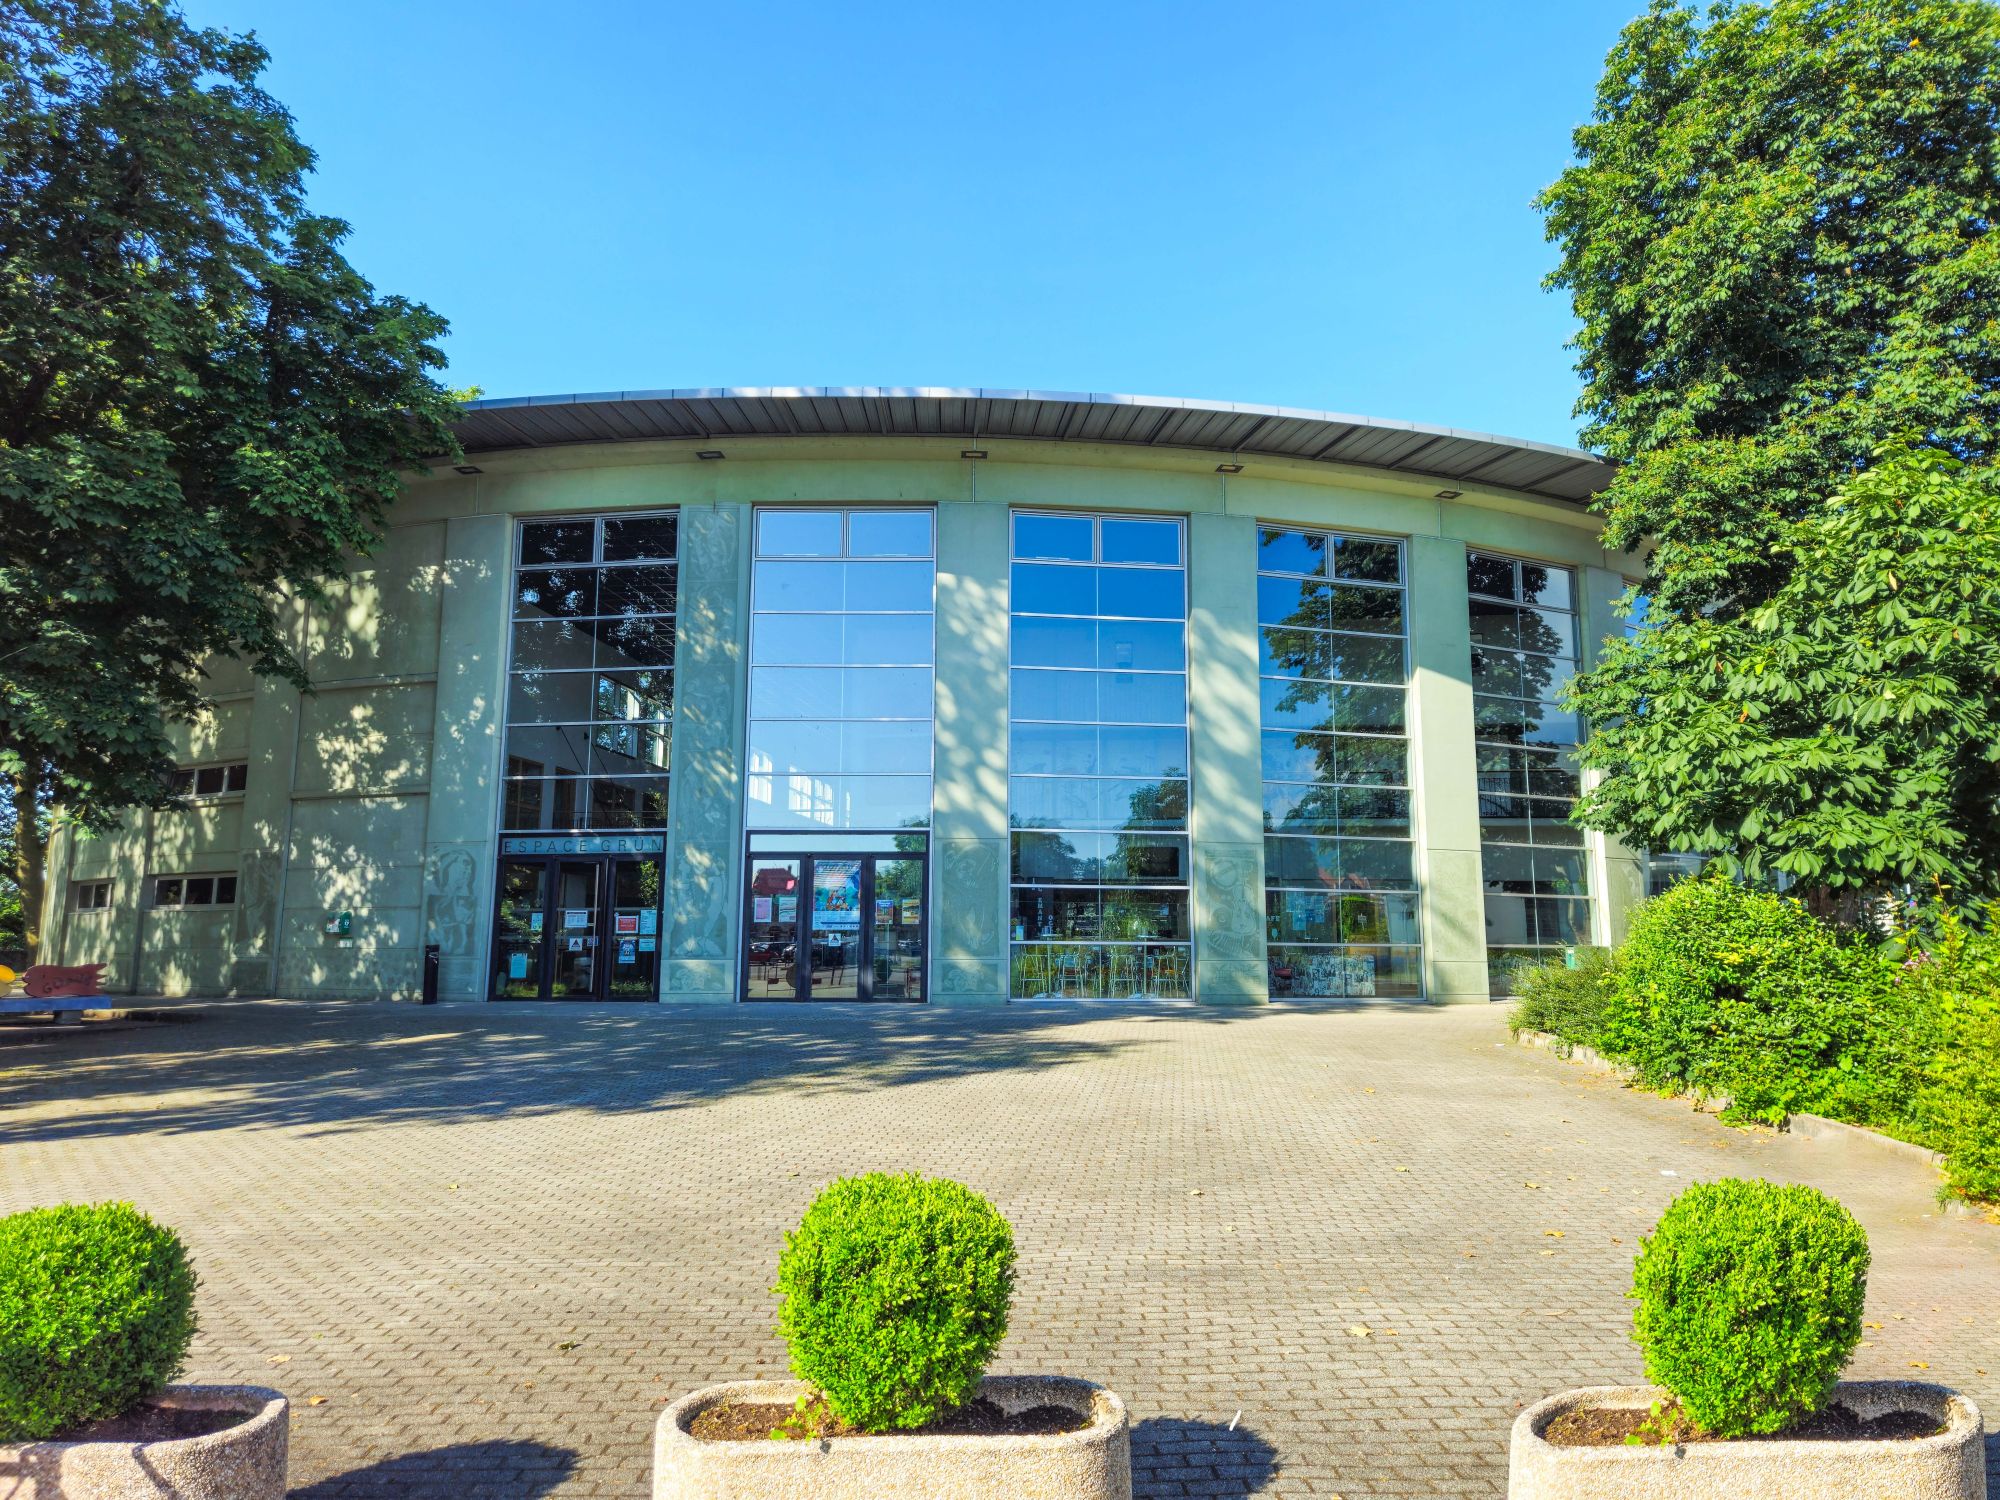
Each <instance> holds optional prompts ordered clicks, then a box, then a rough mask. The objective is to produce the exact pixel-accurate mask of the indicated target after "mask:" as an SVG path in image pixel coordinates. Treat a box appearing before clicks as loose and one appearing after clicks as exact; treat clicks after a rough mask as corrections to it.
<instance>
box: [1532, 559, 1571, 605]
mask: <svg viewBox="0 0 2000 1500" xmlns="http://www.w3.org/2000/svg"><path fill="white" fill-rule="evenodd" d="M1573 592H1574V591H1573V590H1572V589H1571V587H1570V571H1569V569H1568V568H1550V567H1545V566H1543V565H1542V564H1541V563H1531V562H1524V563H1522V564H1521V599H1522V602H1524V603H1527V604H1545V605H1547V606H1548V607H1549V608H1551V609H1575V608H1576V600H1575V599H1574V598H1573V597H1572V595H1573Z"/></svg>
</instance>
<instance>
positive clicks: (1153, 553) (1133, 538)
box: [1100, 516, 1181, 568]
mask: <svg viewBox="0 0 2000 1500" xmlns="http://www.w3.org/2000/svg"><path fill="white" fill-rule="evenodd" d="M1100 539H1101V541H1102V543H1103V547H1104V556H1103V560H1104V561H1105V562H1108V563H1164V564H1166V565H1167V566H1168V567H1172V568H1177V567H1179V566H1180V562H1181V527H1180V522H1178V521H1118V520H1113V519H1112V518H1111V517H1109V516H1106V517H1105V518H1104V521H1103V523H1102V525H1101V528H1100Z"/></svg>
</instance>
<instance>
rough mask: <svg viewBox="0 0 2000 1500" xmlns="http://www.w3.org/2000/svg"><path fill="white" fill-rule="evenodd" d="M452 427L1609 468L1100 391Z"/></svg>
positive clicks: (660, 395) (1505, 480)
mask: <svg viewBox="0 0 2000 1500" xmlns="http://www.w3.org/2000/svg"><path fill="white" fill-rule="evenodd" d="M454 425H455V428H456V431H457V433H458V438H459V441H460V442H461V443H462V444H463V445H464V447H465V451H466V453H467V454H468V455H471V454H479V453H497V452H500V451H502V450H504V449H510V448H542V447H548V446H551V445H556V444H564V443H615V442H644V441H655V442H657V441H662V440H667V441H672V440H686V441H696V442H703V443H709V444H714V443H718V442H721V441H723V440H726V439H728V438H732V437H845V436H870V435H873V436H885V435H886V436H911V437H951V438H959V439H963V440H965V441H966V442H967V443H968V444H974V443H977V442H979V441H980V440H982V439H985V438H1029V439H1034V440H1038V441H1044V442H1050V441H1052V442H1077V443H1130V444H1134V445H1137V446H1141V447H1153V448H1183V449H1195V450H1197V451H1201V452H1207V453H1219V454H1225V455H1227V456H1228V457H1229V458H1230V459H1231V460H1234V461H1239V462H1240V461H1242V460H1244V459H1247V458H1259V457H1270V458H1288V459H1306V460H1309V461H1313V462H1319V463H1330V464H1361V465H1365V466H1367V467H1370V468H1377V469H1386V470H1389V471H1390V472H1392V473H1398V474H1407V475H1411V476H1416V477H1421V478H1423V479H1426V480H1430V479H1435V480H1439V481H1442V482H1444V483H1446V484H1454V485H1455V484H1458V483H1461V482H1475V483H1478V484H1482V485H1497V486H1499V487H1501V488H1503V489H1510V490H1520V491H1523V492H1525V493H1527V494H1531V495H1540V496H1544V497H1546V498H1548V499H1552V500H1568V501H1572V502H1582V501H1586V500H1588V499H1589V498H1590V497H1591V496H1592V495H1594V494H1596V493H1597V492H1598V491H1599V490H1601V489H1603V488H1604V486H1605V485H1607V484H1608V483H1610V481H1611V475H1612V465H1611V463H1610V461H1609V460H1607V459H1604V458H1602V457H1600V456H1599V455H1597V454H1594V453H1586V452H1584V451H1583V450H1582V449H1580V448H1563V447H1558V446H1556V445H1555V444H1553V443H1534V442H1528V441H1526V440H1524V439H1521V438H1508V437H1496V436H1494V435H1493V434H1491V433H1485V432H1462V431H1460V430H1459V429H1457V428H1454V427H1431V426H1426V425H1425V424H1423V423H1421V422H1393V421H1385V420H1383V419H1382V418H1379V417H1356V416H1349V415H1346V414H1344V413H1341V412H1327V411H1299V410H1295V409H1293V408H1291V407H1284V406H1247V405H1239V404H1235V403H1222V402H1212V401H1185V400H1181V399H1179V398H1177V397H1169V396H1113V395H1103V394H1099V393H1097V392H1095V391H1093V392H1089V393H1082V392H1074V391H995V390H983V389H981V390H963V389H955V388H950V387H939V386H875V385H865V386H763V387H733V388H727V389H724V388H715V389H704V390H671V391H605V392H599V393H596V394H592V395H575V396H513V397H504V398H500V399H496V400H486V401H474V402H471V403H470V404H468V405H467V407H466V409H465V415H464V416H463V417H461V418H460V419H459V420H458V422H457V423H456V424H454Z"/></svg>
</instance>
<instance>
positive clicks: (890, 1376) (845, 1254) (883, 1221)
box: [777, 1172, 1014, 1432]
mask: <svg viewBox="0 0 2000 1500" xmlns="http://www.w3.org/2000/svg"><path fill="white" fill-rule="evenodd" d="M777 1292H778V1295H779V1296H780V1298H782V1301H781V1303H780V1305H779V1310H778V1331H779V1332H780V1333H781V1334H783V1335H784V1338H785V1342H786V1344H787V1345H788V1346H789V1348H790V1350H791V1362H792V1372H793V1373H794V1374H795V1375H797V1376H798V1377H799V1378H800V1379H801V1380H806V1381H810V1382H811V1383H812V1384H814V1385H816V1386H818V1387H819V1389H820V1390H821V1391H822V1392H823V1393H824V1394H825V1396H826V1403H827V1405H828V1406H829V1407H830V1408H831V1409H832V1411H833V1414H834V1415H835V1416H837V1417H839V1418H840V1419H841V1420H842V1421H844V1422H846V1423H848V1424H850V1425H851V1426H854V1427H857V1428H860V1429H862V1430H864V1431H868V1432H886V1431H891V1430H895V1429H902V1428H911V1427H921V1426H923V1425H924V1424H925V1423H926V1422H929V1421H931V1420H932V1419H933V1418H935V1417H937V1416H938V1415H940V1414H941V1413H943V1412H946V1411H949V1410H950V1409H951V1408H953V1407H955V1406H958V1405H960V1404H962V1403H963V1402H964V1401H965V1400H966V1399H967V1398H968V1397H970V1396H971V1394H972V1392H973V1390H974V1388H975V1387H976V1386H977V1385H978V1383H979V1377H980V1374H981V1372H983V1371H984V1370H985V1368H986V1362H987V1360H989V1359H990V1358H991V1357H992V1355H993V1351H994V1349H995V1348H997V1347H998V1346H999V1343H1000V1340H1001V1339H1002V1338H1004V1337H1005V1336H1006V1333H1007V1307H1008V1304H1009V1302H1010V1301H1011V1300H1012V1297H1013V1293H1014V1233H1013V1230H1012V1229H1010V1228H1009V1227H1008V1224H1007V1220H1006V1219H1005V1218H1003V1217H1002V1216H1001V1214H1000V1212H999V1210H998V1209H996V1208H994V1206H993V1205H992V1204H991V1203H988V1202H987V1201H986V1200H985V1199H984V1198H982V1197H980V1196H979V1194H977V1193H975V1192H973V1191H972V1190H971V1189H970V1188H968V1187H965V1186H963V1185H961V1184H959V1183H956V1182H948V1181H944V1180H941V1179H932V1178H924V1177H919V1176H917V1175H916V1174H915V1173H907V1174H905V1175H903V1176H899V1177H891V1176H887V1175H885V1174H883V1173H880V1172H873V1173H870V1174H868V1175H867V1176H865V1177H848V1178H843V1179H842V1180H840V1181H838V1182H835V1183H834V1184H833V1185H832V1186H830V1187H828V1188H827V1189H826V1191H824V1192H822V1193H821V1194H820V1195H819V1196H818V1197H817V1198H815V1199H814V1200H813V1202H812V1206H811V1207H809V1208H808V1209H807V1210H806V1213H805V1217H804V1219H802V1220H801V1221H800V1222H799V1227H798V1228H797V1229H796V1230H795V1231H793V1232H792V1233H791V1234H788V1235H786V1236H785V1250H784V1254H783V1255H782V1256H781V1257H780V1258H779V1261H778V1285H777Z"/></svg>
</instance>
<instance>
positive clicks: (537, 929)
mask: <svg viewBox="0 0 2000 1500" xmlns="http://www.w3.org/2000/svg"><path fill="white" fill-rule="evenodd" d="M528 931H530V932H532V933H533V934H534V935H535V936H536V937H540V936H541V935H542V914H541V913H540V912H538V911H537V912H530V913H529V914H528Z"/></svg>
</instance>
